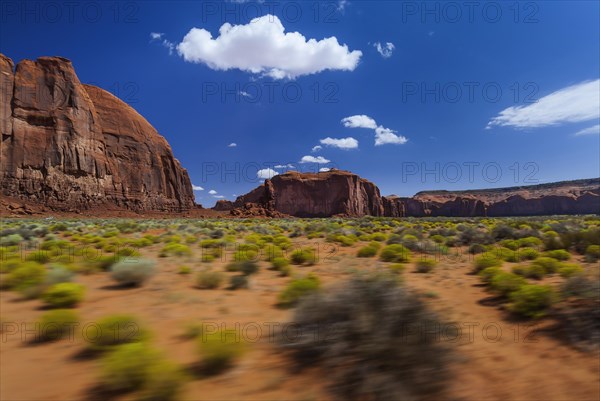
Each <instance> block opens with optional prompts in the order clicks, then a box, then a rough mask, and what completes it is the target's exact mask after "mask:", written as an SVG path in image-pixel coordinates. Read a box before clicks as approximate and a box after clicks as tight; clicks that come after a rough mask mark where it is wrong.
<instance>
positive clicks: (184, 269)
mask: <svg viewBox="0 0 600 401" xmlns="http://www.w3.org/2000/svg"><path fill="white" fill-rule="evenodd" d="M191 273H192V268H191V267H189V266H179V270H177V274H182V275H187V274H191Z"/></svg>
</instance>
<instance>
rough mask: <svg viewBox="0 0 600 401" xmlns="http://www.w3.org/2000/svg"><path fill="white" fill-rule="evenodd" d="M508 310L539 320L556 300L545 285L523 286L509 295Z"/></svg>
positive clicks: (554, 294) (551, 290) (554, 295)
mask: <svg viewBox="0 0 600 401" xmlns="http://www.w3.org/2000/svg"><path fill="white" fill-rule="evenodd" d="M510 300H511V305H510V310H511V311H513V312H515V313H517V314H519V315H523V316H526V317H530V318H539V317H542V316H544V315H545V314H546V312H547V310H548V309H549V308H550V307H551V306H552V304H553V303H554V302H555V300H556V293H555V292H554V290H553V289H552V287H550V286H547V285H535V284H525V285H522V286H521V287H520V288H519V289H518V290H516V291H514V292H512V293H511V294H510Z"/></svg>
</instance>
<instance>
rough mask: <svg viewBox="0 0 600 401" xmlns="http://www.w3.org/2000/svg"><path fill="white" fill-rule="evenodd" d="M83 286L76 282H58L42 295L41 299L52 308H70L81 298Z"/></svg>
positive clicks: (83, 292)
mask: <svg viewBox="0 0 600 401" xmlns="http://www.w3.org/2000/svg"><path fill="white" fill-rule="evenodd" d="M84 294H85V287H84V286H82V285H81V284H77V283H59V284H55V285H53V286H51V287H50V288H48V290H46V292H45V293H44V294H43V295H42V299H43V301H44V302H45V303H46V304H47V305H48V306H50V307H52V308H72V307H74V306H75V305H77V304H78V303H80V302H81V301H82V300H83V295H84Z"/></svg>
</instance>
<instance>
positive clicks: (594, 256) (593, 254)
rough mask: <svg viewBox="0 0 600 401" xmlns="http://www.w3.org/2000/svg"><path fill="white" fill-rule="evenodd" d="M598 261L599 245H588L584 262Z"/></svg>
mask: <svg viewBox="0 0 600 401" xmlns="http://www.w3.org/2000/svg"><path fill="white" fill-rule="evenodd" d="M598 259H600V245H590V246H588V247H587V248H586V249H585V261H586V262H588V263H594V262H597V261H598Z"/></svg>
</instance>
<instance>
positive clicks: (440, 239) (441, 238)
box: [429, 234, 446, 244]
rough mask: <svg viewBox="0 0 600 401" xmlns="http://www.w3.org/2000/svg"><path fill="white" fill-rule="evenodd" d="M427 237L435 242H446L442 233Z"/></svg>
mask: <svg viewBox="0 0 600 401" xmlns="http://www.w3.org/2000/svg"><path fill="white" fill-rule="evenodd" d="M429 238H431V240H432V241H433V242H435V243H437V244H443V243H445V242H446V237H444V236H443V235H439V234H435V235H432V236H431V237H429Z"/></svg>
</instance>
